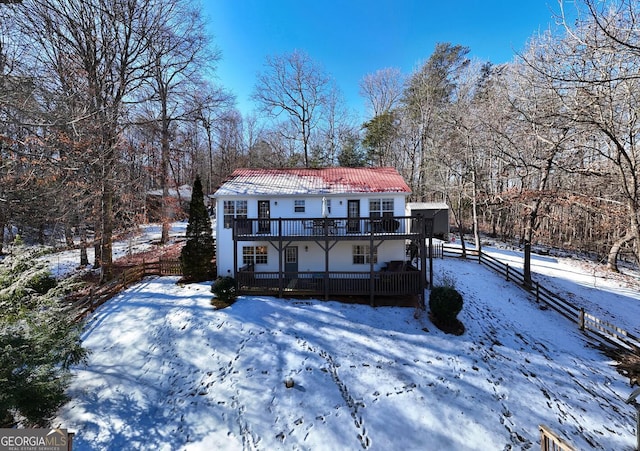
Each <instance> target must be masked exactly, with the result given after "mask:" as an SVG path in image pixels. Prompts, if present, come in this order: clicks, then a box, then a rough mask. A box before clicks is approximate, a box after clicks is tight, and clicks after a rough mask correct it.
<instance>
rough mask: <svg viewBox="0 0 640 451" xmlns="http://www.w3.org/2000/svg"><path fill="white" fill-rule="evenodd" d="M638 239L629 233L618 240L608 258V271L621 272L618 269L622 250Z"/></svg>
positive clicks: (612, 246) (610, 250)
mask: <svg viewBox="0 0 640 451" xmlns="http://www.w3.org/2000/svg"><path fill="white" fill-rule="evenodd" d="M635 238H636V237H635V236H634V235H633V233H631V231H628V232H627V233H626V234H625V235H624V236H623V237H622V238H620V239H618V240H616V241H615V242H614V243H613V244H612V245H611V248H610V249H609V255H608V256H607V269H609V270H610V271H613V272H619V271H620V270H619V269H618V255H619V254H620V250H621V249H622V246H624V245H625V244H627V243H630V242H632V241H633V240H634V239H635Z"/></svg>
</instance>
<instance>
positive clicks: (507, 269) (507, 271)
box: [505, 263, 509, 281]
mask: <svg viewBox="0 0 640 451" xmlns="http://www.w3.org/2000/svg"><path fill="white" fill-rule="evenodd" d="M505 266H506V273H507V281H509V263H507V264H506V265H505Z"/></svg>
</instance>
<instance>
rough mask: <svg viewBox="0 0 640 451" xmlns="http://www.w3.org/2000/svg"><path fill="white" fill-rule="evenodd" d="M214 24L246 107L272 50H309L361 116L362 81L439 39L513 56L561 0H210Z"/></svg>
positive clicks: (221, 68) (226, 76) (487, 54)
mask: <svg viewBox="0 0 640 451" xmlns="http://www.w3.org/2000/svg"><path fill="white" fill-rule="evenodd" d="M203 6H204V11H205V15H206V16H207V17H208V21H209V27H210V29H209V31H210V33H211V34H212V35H213V38H214V42H215V44H216V45H217V47H218V48H219V49H220V50H221V51H222V60H221V61H220V62H219V64H218V67H217V71H216V73H217V77H218V78H219V82H220V83H221V84H222V85H223V86H224V87H225V88H227V89H228V90H230V91H231V92H233V93H234V94H235V95H236V96H237V101H238V108H239V109H240V111H241V112H242V113H244V114H246V113H249V112H250V111H251V110H252V109H253V107H254V106H253V103H252V102H251V100H250V98H249V97H250V95H251V93H252V91H253V89H254V87H255V83H256V74H257V73H258V72H260V71H261V70H262V68H263V65H264V62H265V58H266V56H267V55H279V54H283V53H289V52H291V51H293V50H295V49H299V50H304V51H305V52H306V53H308V54H309V55H310V56H311V58H312V59H313V60H315V61H316V62H318V63H319V64H321V65H322V67H323V68H324V70H325V71H326V72H327V73H328V74H329V75H330V76H332V77H333V78H334V79H335V80H336V82H337V84H338V86H339V88H340V90H341V91H342V93H343V95H344V98H345V100H346V102H347V104H348V106H349V107H350V108H351V109H353V110H355V111H357V112H358V113H359V114H360V115H361V116H362V115H363V111H364V100H363V99H362V98H361V97H360V96H359V93H358V91H359V82H360V80H361V79H362V77H363V76H364V75H366V74H368V73H373V72H375V71H376V70H378V69H383V68H386V67H397V68H399V69H400V70H401V71H402V72H403V73H405V74H409V73H411V71H412V70H413V69H414V68H416V67H417V65H418V64H419V63H420V62H422V61H424V60H426V59H427V58H428V57H429V56H430V55H431V53H432V52H433V49H434V47H435V45H436V43H438V42H451V43H452V44H460V45H464V46H467V47H469V48H470V49H471V52H470V54H471V56H472V57H474V58H477V59H480V60H483V61H491V62H493V63H496V64H499V63H504V62H508V61H511V60H512V59H513V56H514V51H520V50H522V49H523V47H524V46H525V43H526V42H527V40H528V39H529V38H530V37H531V36H532V35H533V34H535V33H537V32H538V31H540V30H545V29H547V28H549V27H550V26H553V24H554V18H553V12H555V11H557V10H558V4H557V1H556V0H458V1H447V0H439V1H436V0H422V1H420V0H390V1H376V0H369V1H363V0H320V1H308V0H203Z"/></svg>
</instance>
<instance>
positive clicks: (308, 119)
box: [252, 50, 332, 167]
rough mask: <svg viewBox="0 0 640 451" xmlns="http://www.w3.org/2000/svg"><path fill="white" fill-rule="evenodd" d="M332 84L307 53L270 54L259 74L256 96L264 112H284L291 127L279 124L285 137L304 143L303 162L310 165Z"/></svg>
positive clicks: (272, 115) (255, 90)
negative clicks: (316, 133)
mask: <svg viewBox="0 0 640 451" xmlns="http://www.w3.org/2000/svg"><path fill="white" fill-rule="evenodd" d="M331 89H332V83H331V79H330V78H329V76H328V75H327V74H326V73H325V72H324V70H323V69H322V68H321V67H320V66H319V65H318V64H317V63H316V62H315V61H313V60H312V59H311V57H310V56H309V55H307V54H306V53H304V52H302V51H299V50H296V51H294V52H292V53H289V54H283V55H277V56H269V57H267V60H266V63H265V69H264V71H263V72H262V73H260V74H259V75H258V81H257V84H256V86H255V89H254V92H253V95H252V98H253V100H255V101H256V102H257V103H258V104H259V105H260V107H261V109H262V111H263V112H264V113H266V114H268V115H269V116H271V117H274V118H277V117H279V116H280V115H281V114H284V115H285V116H286V118H287V119H288V120H289V122H290V125H289V126H287V127H278V129H279V131H280V132H282V133H284V134H283V137H285V138H286V139H288V140H290V141H292V142H293V141H295V140H299V141H300V142H301V143H302V155H303V164H304V165H305V166H307V167H308V166H309V163H310V159H309V156H310V150H311V136H312V133H313V131H314V130H315V129H316V127H317V126H318V123H319V121H320V120H321V118H322V115H323V114H324V108H325V107H326V105H327V102H328V96H329V94H330V92H331Z"/></svg>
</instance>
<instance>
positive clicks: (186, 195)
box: [147, 185, 192, 200]
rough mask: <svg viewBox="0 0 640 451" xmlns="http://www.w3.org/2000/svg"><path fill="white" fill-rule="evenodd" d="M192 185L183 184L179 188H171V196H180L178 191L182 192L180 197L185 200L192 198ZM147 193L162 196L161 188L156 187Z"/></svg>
mask: <svg viewBox="0 0 640 451" xmlns="http://www.w3.org/2000/svg"><path fill="white" fill-rule="evenodd" d="M191 189H192V188H191V186H189V185H181V186H179V187H178V188H177V189H176V188H169V197H178V193H180V197H181V198H182V199H185V200H190V199H191ZM147 194H148V195H150V196H162V190H161V189H154V190H149V191H147Z"/></svg>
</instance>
